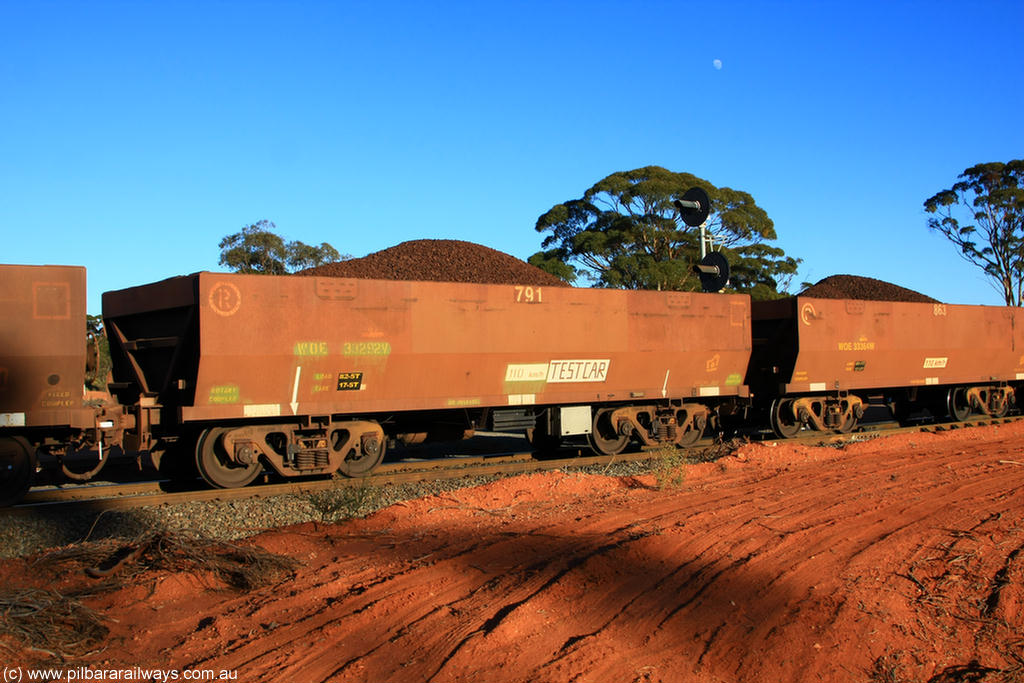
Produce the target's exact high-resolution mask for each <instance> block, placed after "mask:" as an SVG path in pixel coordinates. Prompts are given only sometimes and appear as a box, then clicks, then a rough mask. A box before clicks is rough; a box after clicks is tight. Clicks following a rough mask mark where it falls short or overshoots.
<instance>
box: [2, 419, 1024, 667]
mask: <svg viewBox="0 0 1024 683" xmlns="http://www.w3.org/2000/svg"><path fill="white" fill-rule="evenodd" d="M1022 488H1024V424H1014V425H1002V426H992V427H981V428H971V429H958V430H951V431H946V432H942V433H939V434H926V433H915V434H912V435H901V436H894V437H889V438H885V439H877V440H873V441H867V442H862V443H857V444H854V445H851V446H848V447H846V448H845V449H834V448H811V447H804V446H793V445H781V444H780V445H748V446H744V447H743V448H742V449H741V451H740V452H739V453H738V454H737V455H736V456H733V457H727V458H725V459H723V460H720V461H718V462H716V463H710V464H703V465H697V466H692V467H689V468H686V469H685V476H684V478H683V479H682V481H681V482H680V483H677V484H675V485H669V486H666V487H664V488H659V487H658V485H657V482H656V480H655V479H654V477H639V478H611V477H602V476H590V475H576V474H566V473H561V472H555V473H549V474H538V475H531V476H521V477H515V478H510V479H505V480H502V481H498V482H496V483H492V484H489V485H485V486H480V487H477V488H472V489H466V490H461V491H457V492H454V493H448V494H444V495H441V496H436V497H429V498H424V499H421V500H416V501H411V502H407V503H402V504H398V505H395V506H392V507H390V508H387V509H385V510H382V511H380V512H378V513H376V514H374V515H372V516H370V517H368V518H365V519H361V520H353V521H346V522H343V523H339V524H334V525H322V524H321V525H317V524H308V525H302V526H298V527H292V528H287V529H280V530H275V531H270V532H267V533H265V534H263V535H261V536H259V537H257V538H255V539H253V541H252V542H253V543H256V544H258V545H259V546H262V547H263V548H266V549H269V550H271V551H273V552H276V553H284V554H287V555H289V556H291V557H294V558H298V559H299V560H301V562H302V563H303V565H302V567H301V568H300V569H299V570H298V571H297V573H296V574H295V576H294V577H292V578H289V579H287V580H285V581H284V582H282V583H280V584H278V585H276V586H271V587H265V588H260V589H258V590H255V591H253V592H250V593H248V594H244V593H237V592H231V591H228V590H227V589H225V588H224V587H223V586H221V585H218V584H217V583H216V582H215V581H213V580H211V579H209V577H196V576H191V575H182V574H168V573H159V572H150V573H146V574H142V575H141V576H138V577H135V578H133V579H132V580H131V582H130V583H129V585H127V586H125V587H123V588H121V589H120V590H118V591H116V592H113V593H106V594H99V595H96V596H94V597H91V598H87V599H86V600H85V604H87V605H89V606H90V607H93V608H95V609H98V610H100V611H101V612H102V613H103V614H105V615H106V616H107V617H109V618H110V619H111V621H110V622H109V623H108V626H109V628H110V636H109V638H108V639H107V641H106V646H107V647H106V649H105V650H104V651H103V652H101V653H98V654H93V655H90V656H87V657H86V658H85V659H84V660H80V661H81V662H84V663H85V664H87V665H89V666H92V667H94V668H112V667H130V666H137V665H146V664H150V665H160V666H162V667H163V668H176V669H179V670H195V669H216V670H221V669H227V670H233V671H237V672H238V680H243V681H264V680H266V681H271V680H272V681H284V680H288V681H304V682H305V681H309V682H315V681H374V682H380V681H436V682H442V681H474V682H476V681H479V682H483V681H487V682H488V683H497V682H504V681H507V682H515V683H520V682H521V683H527V682H530V683H536V682H545V681H551V682H558V683H566V682H570V681H572V682H578V683H584V682H587V683H605V682H610V681H621V682H625V683H631V682H637V681H662V682H665V683H668V682H677V681H680V682H689V681H694V682H697V681H699V682H701V683H713V682H720V681H729V682H733V681H736V682H739V681H744V682H747V681H765V682H767V681H772V682H778V681H893V682H895V681H932V682H934V683H938V682H949V681H1014V680H1022V679H1024V493H1022ZM43 574H45V572H42V573H41V572H40V568H39V566H38V565H36V566H33V565H31V564H30V563H29V561H28V560H19V561H11V562H7V563H4V564H3V566H0V578H2V579H4V582H5V583H6V584H7V585H8V586H10V585H39V584H40V583H41V582H43V581H46V580H47V579H45V577H44V576H43ZM60 581H61V582H62V583H63V584H64V585H65V587H67V586H71V585H76V586H80V585H82V584H83V583H85V582H87V581H89V580H88V579H85V578H84V577H80V576H67V575H65V576H63V577H62V578H61V579H60ZM20 656H22V657H23V658H25V659H26V660H27V659H28V658H30V657H32V656H33V655H32V653H30V652H26V651H22V652H21V653H20ZM17 657H18V655H15V658H14V660H12V659H11V658H7V659H8V661H17Z"/></svg>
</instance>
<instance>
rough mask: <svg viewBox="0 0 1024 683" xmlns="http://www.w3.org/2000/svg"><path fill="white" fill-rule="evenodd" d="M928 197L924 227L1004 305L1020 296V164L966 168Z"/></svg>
mask: <svg viewBox="0 0 1024 683" xmlns="http://www.w3.org/2000/svg"><path fill="white" fill-rule="evenodd" d="M958 177H959V180H958V181H957V182H956V183H954V184H953V187H951V188H950V189H948V190H943V191H942V192H939V193H938V194H936V195H934V196H933V197H930V198H929V199H928V200H926V201H925V203H924V210H925V211H927V212H928V213H930V214H934V216H933V217H931V218H929V219H928V227H929V228H930V229H932V230H934V231H935V232H937V233H939V234H940V235H942V236H943V237H945V238H946V239H948V240H949V241H950V242H952V243H953V244H954V245H956V247H957V249H958V250H959V252H960V255H961V256H962V257H963V258H964V259H966V260H967V261H968V262H969V263H973V264H974V265H975V266H977V267H978V268H981V269H982V270H983V271H984V272H985V275H987V276H988V277H989V279H991V281H992V285H993V287H995V289H996V290H997V291H999V292H1000V293H1001V294H1002V295H1003V300H1004V301H1005V303H1006V305H1007V306H1020V305H1021V304H1022V295H1024V159H1015V160H1013V161H1009V162H1007V163H1002V162H992V163H987V164H978V165H977V166H971V167H970V168H968V169H967V170H965V171H964V172H963V173H961V174H960V175H959V176H958Z"/></svg>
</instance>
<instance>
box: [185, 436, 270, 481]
mask: <svg viewBox="0 0 1024 683" xmlns="http://www.w3.org/2000/svg"><path fill="white" fill-rule="evenodd" d="M227 431H228V429H226V428H224V427H216V428H214V429H207V430H206V431H204V432H203V433H202V434H200V435H199V441H198V442H197V443H196V467H197V468H198V469H199V474H200V475H201V476H202V478H203V479H204V480H205V481H206V482H207V483H208V484H209V485H210V486H213V487H214V488H218V489H236V488H240V487H242V486H246V485H247V484H251V483H252V481H253V480H254V479H255V478H256V477H258V476H259V475H260V472H262V471H263V466H262V465H260V463H259V461H258V460H257V461H256V462H254V463H252V464H251V465H242V464H240V463H237V462H235V461H233V460H231V458H229V457H228V454H227V453H226V452H225V451H224V443H223V441H222V440H221V438H220V437H221V436H223V435H224V434H225V433H226V432H227Z"/></svg>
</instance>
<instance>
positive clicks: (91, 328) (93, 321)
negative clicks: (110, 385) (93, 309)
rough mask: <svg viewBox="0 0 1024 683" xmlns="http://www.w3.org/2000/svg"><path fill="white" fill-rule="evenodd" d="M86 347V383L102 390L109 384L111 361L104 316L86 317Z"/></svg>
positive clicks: (93, 388)
mask: <svg viewBox="0 0 1024 683" xmlns="http://www.w3.org/2000/svg"><path fill="white" fill-rule="evenodd" d="M85 348H86V354H85V385H86V387H87V388H88V389H91V390H94V391H102V390H104V389H105V388H106V386H107V375H109V374H110V368H111V361H110V344H109V343H108V341H107V335H106V331H105V330H104V327H103V318H102V317H100V316H98V315H87V316H86V317H85Z"/></svg>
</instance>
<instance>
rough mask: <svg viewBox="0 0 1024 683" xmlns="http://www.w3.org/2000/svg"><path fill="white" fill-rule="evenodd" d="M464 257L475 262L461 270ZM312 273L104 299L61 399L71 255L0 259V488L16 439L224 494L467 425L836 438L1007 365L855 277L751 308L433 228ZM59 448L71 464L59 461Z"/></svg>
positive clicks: (951, 316) (325, 470)
mask: <svg viewBox="0 0 1024 683" xmlns="http://www.w3.org/2000/svg"><path fill="white" fill-rule="evenodd" d="M417 250H419V251H420V252H421V253H422V252H424V251H430V252H431V253H433V254H435V256H434V257H431V258H417V257H416V253H417ZM467 252H472V254H471V257H469V258H467V259H463V260H461V261H460V254H462V255H465V253H467ZM437 254H440V255H441V256H436V255H437ZM439 259H440V260H441V261H442V262H443V263H448V266H449V267H448V269H447V270H445V269H444V268H441V269H438V268H437V263H438V260H439ZM481 261H483V262H484V263H490V265H491V267H489V268H487V269H486V272H487V273H489V275H486V276H485V275H469V276H467V275H466V273H467V272H468V269H469V268H470V267H471V266H470V265H466V264H467V263H468V264H472V263H479V262H481ZM403 264H404V265H403ZM416 264H420V268H419V269H417V267H416ZM399 266H401V267H399ZM499 266H500V267H499ZM332 268H335V269H337V272H332V271H331V269H329V268H328V269H327V270H324V269H320V270H314V271H311V272H307V273H305V274H303V275H299V276H294V275H293V276H268V275H239V274H223V273H208V272H202V273H196V274H192V275H188V276H183V277H176V278H171V279H168V280H164V281H162V282H156V283H152V284H147V285H142V286H139V287H132V288H129V289H124V290H120V291H115V292H107V293H106V294H104V296H103V317H104V322H105V328H106V334H107V337H108V340H109V343H110V348H111V357H112V363H113V370H112V381H111V382H110V383H109V395H108V396H107V398H106V400H105V401H85V400H84V397H83V391H82V387H83V384H84V378H85V377H84V373H85V365H86V363H85V356H86V348H85V318H86V315H85V286H86V285H85V270H84V269H83V268H78V267H64V266H14V265H10V266H0V292H2V295H0V315H2V317H3V321H4V325H3V326H2V327H0V502H2V503H3V504H11V503H14V502H16V501H17V500H18V499H19V498H20V496H21V495H23V493H24V492H25V491H26V490H27V488H28V487H29V486H30V485H31V483H32V479H33V474H34V472H35V470H36V465H37V458H38V457H39V456H40V455H46V456H47V459H53V460H55V461H56V462H58V463H61V465H62V467H63V469H64V471H65V472H66V473H67V474H68V475H69V476H70V477H71V478H73V479H78V480H81V479H86V478H89V477H90V476H93V475H94V474H96V473H97V472H98V471H99V470H100V468H102V467H103V465H104V463H105V462H106V461H107V460H108V459H109V454H110V453H111V451H117V452H125V453H148V454H149V456H150V457H151V459H152V460H153V462H154V463H156V464H158V465H159V466H160V467H161V469H164V470H165V471H173V470H176V469H187V467H186V466H189V467H194V468H196V469H198V472H199V474H200V475H201V476H202V477H203V478H204V479H205V480H206V481H207V482H208V483H209V484H210V485H212V486H216V487H237V486H244V485H246V484H248V483H250V482H252V481H253V480H254V479H256V478H257V477H258V476H259V475H260V474H261V473H262V472H264V471H265V470H270V471H273V472H276V473H277V474H278V475H280V476H283V477H296V476H304V475H315V474H330V473H335V472H338V473H341V474H343V475H347V476H362V475H365V474H367V473H368V472H370V471H372V470H373V469H374V467H376V466H377V464H379V463H380V462H381V460H382V459H383V458H384V455H385V453H386V451H387V449H388V448H389V447H394V446H400V445H403V444H415V443H420V442H423V441H427V440H434V439H458V438H465V437H468V436H471V435H472V434H473V433H474V431H475V430H478V429H487V430H494V431H505V432H508V431H521V432H526V433H527V434H528V435H529V437H530V438H531V440H532V442H533V444H534V446H535V447H536V448H537V450H538V451H552V450H553V449H555V448H557V447H558V445H559V443H560V442H561V441H562V440H563V439H565V438H570V437H571V438H586V439H588V440H589V443H590V445H591V447H592V448H593V450H595V451H596V452H598V453H601V454H615V453H619V452H621V451H622V450H624V449H626V448H627V447H630V446H631V445H632V446H634V447H635V446H642V447H681V446H686V445H689V444H692V443H694V442H696V441H697V440H698V439H699V438H700V437H701V436H702V435H703V434H704V433H705V432H707V431H709V430H714V431H720V430H722V429H723V428H724V427H725V425H727V424H730V425H735V424H737V423H739V424H744V423H746V424H748V425H753V426H755V427H756V426H760V425H761V424H762V423H763V424H764V425H765V426H766V428H771V429H773V430H774V432H775V433H776V434H777V435H778V436H780V437H789V436H793V435H795V434H796V433H797V432H799V431H801V430H805V429H812V430H820V431H830V432H846V431H850V430H852V429H854V428H855V427H856V426H857V424H858V422H859V420H860V419H861V417H862V416H863V413H864V408H865V406H866V404H867V402H868V400H869V398H870V397H874V396H883V397H884V398H885V399H886V401H887V402H888V403H889V405H890V407H891V408H892V410H893V413H894V415H896V417H897V418H900V419H904V418H906V417H907V416H908V415H910V414H911V412H912V411H917V410H928V411H930V412H931V413H932V414H934V415H936V416H937V417H939V418H941V419H946V418H948V419H953V420H964V419H967V418H968V417H969V416H970V415H972V414H985V415H995V416H1001V415H1004V414H1006V413H1007V412H1008V411H1009V410H1011V409H1012V408H1013V407H1014V405H1015V389H1016V388H1017V387H1018V386H1019V385H1020V383H1021V380H1022V379H1024V362H1022V361H1024V355H1022V354H1024V351H1022V348H1024V339H1021V338H1020V336H1021V334H1022V332H1021V330H1022V329H1024V324H1022V323H1024V320H1020V319H1019V316H1020V315H1021V312H1020V311H1019V310H1018V309H1013V308H1003V307H986V306H956V305H946V304H941V303H938V302H934V301H927V300H926V301H921V300H913V299H912V297H910V298H909V300H908V297H907V296H906V295H905V294H903V293H896V294H894V293H893V292H892V291H883V290H880V289H879V288H878V287H877V286H876V285H873V284H872V283H877V282H878V281H868V280H867V279H865V278H860V279H858V278H851V276H841V277H845V278H851V279H850V280H845V281H844V280H836V281H833V282H831V283H828V282H823V283H819V284H820V285H822V287H820V288H819V291H818V292H815V291H814V288H812V289H811V290H809V291H808V292H805V293H803V294H801V295H800V296H796V297H790V298H787V299H781V300H778V301H770V302H754V303H753V304H752V303H751V301H750V299H749V297H747V296H742V295H727V294H713V293H689V292H650V291H623V290H602V289H578V288H572V287H567V286H564V285H563V283H561V282H560V281H557V280H554V279H552V278H551V277H550V276H548V275H547V274H546V273H543V272H542V271H539V270H537V269H534V268H532V267H531V266H528V265H527V264H525V263H523V262H521V261H518V260H517V259H514V258H512V257H509V256H507V255H504V254H501V253H500V252H495V251H494V250H488V249H487V248H486V247H480V246H479V245H471V244H470V243H465V242H445V241H440V240H421V241H418V242H414V243H406V244H403V245H399V246H398V247H395V248H392V250H385V252H379V253H378V254H374V255H371V256H370V257H366V259H356V260H353V261H350V262H343V263H340V264H332ZM346 269H347V270H346ZM428 271H429V272H428ZM383 275H386V277H381V276H383ZM374 276H378V277H374ZM467 280H473V281H467ZM883 284H884V283H883ZM826 285H827V286H826ZM865 286H866V289H865ZM858 287H859V288H860V289H858ZM897 289H902V288H897ZM865 291H866V292H868V296H875V297H879V298H884V297H888V298H890V299H900V300H878V298H874V299H872V298H868V299H865V298H862V297H863V296H864V294H863V292H865ZM907 291H909V290H903V292H904V293H905V292H907ZM837 296H839V297H845V298H836V297H837ZM918 296H920V295H918ZM82 453H90V454H91V457H92V458H93V460H94V461H95V466H93V467H92V468H91V469H88V471H85V472H83V471H81V469H77V470H72V469H71V468H69V467H67V466H65V465H64V462H65V460H66V459H67V458H68V457H69V456H72V455H76V456H80V454H82Z"/></svg>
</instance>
